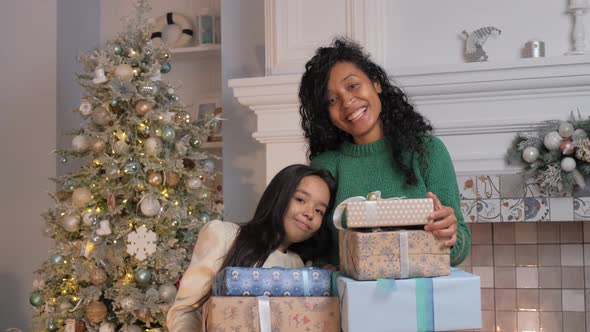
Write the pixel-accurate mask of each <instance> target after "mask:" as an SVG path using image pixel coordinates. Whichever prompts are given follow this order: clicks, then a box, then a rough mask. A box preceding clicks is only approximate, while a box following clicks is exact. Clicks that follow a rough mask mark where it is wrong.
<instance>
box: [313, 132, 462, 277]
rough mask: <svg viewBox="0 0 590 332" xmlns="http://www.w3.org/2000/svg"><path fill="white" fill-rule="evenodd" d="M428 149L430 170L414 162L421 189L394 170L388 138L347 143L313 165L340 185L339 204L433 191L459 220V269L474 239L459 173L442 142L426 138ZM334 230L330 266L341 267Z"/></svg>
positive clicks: (454, 254) (455, 258)
mask: <svg viewBox="0 0 590 332" xmlns="http://www.w3.org/2000/svg"><path fill="white" fill-rule="evenodd" d="M425 147H426V151H427V158H428V168H427V169H426V171H423V170H421V167H420V166H419V162H418V161H417V160H414V161H413V164H412V165H413V169H414V172H415V173H416V176H417V179H418V183H417V185H413V186H410V185H408V184H406V181H405V176H404V175H403V173H402V172H401V171H400V170H399V169H398V168H397V167H394V161H393V158H392V157H391V150H390V148H389V145H388V143H387V142H386V140H385V139H384V138H383V139H380V140H378V141H376V142H373V143H369V144H353V143H349V142H345V143H343V144H342V145H341V146H340V148H339V149H338V150H330V151H325V152H323V153H321V154H320V155H318V156H316V157H315V158H314V159H313V160H312V162H311V165H312V166H313V167H315V168H324V169H327V170H328V171H330V173H332V175H333V176H334V177H335V178H336V180H337V181H338V192H337V193H336V204H340V202H342V201H343V200H345V199H347V198H349V197H352V196H367V194H368V193H370V192H372V191H377V190H379V191H381V197H382V198H390V197H402V196H403V197H406V198H424V197H426V193H427V192H429V191H430V192H433V193H434V194H436V195H437V196H438V198H439V199H440V201H441V202H442V204H443V205H444V206H450V207H452V208H453V209H454V210H455V215H456V216H457V227H458V229H457V243H456V244H455V245H454V246H453V248H452V250H451V265H453V266H456V265H459V264H460V263H461V262H462V261H463V260H464V259H465V257H466V256H467V254H468V253H469V247H470V245H471V235H470V233H469V229H468V228H467V225H466V224H465V222H464V221H463V215H462V214H461V207H460V202H459V188H458V186H457V179H456V176H455V169H454V168H453V163H452V161H451V158H450V156H449V153H448V151H447V149H446V147H445V145H444V144H443V142H442V141H441V140H440V139H438V138H437V137H435V136H426V138H425ZM406 157H407V156H406ZM329 213H330V214H332V213H333V211H330V212H329ZM330 229H331V232H332V239H333V241H334V242H333V243H335V244H336V245H334V246H333V247H332V252H331V253H330V256H329V257H328V262H329V263H331V264H335V265H338V261H339V259H338V232H337V230H336V228H335V227H334V225H333V224H331V227H330Z"/></svg>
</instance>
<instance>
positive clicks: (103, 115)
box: [92, 106, 112, 126]
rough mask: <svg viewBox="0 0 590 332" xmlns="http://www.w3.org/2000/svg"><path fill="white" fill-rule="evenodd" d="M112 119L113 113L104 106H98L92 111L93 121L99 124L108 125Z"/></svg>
mask: <svg viewBox="0 0 590 332" xmlns="http://www.w3.org/2000/svg"><path fill="white" fill-rule="evenodd" d="M111 120H112V118H111V113H110V112H109V111H108V110H107V109H106V108H104V107H103V106H98V107H97V108H95V109H94V110H93V111H92V122H94V123H96V124H97V125H99V126H106V125H107V124H108V123H109V122H110V121H111Z"/></svg>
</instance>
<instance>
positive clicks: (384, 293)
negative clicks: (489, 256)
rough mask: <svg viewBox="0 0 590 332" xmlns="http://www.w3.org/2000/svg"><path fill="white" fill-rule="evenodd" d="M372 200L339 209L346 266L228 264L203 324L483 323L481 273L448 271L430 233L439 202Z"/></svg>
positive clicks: (350, 326) (403, 330) (325, 327)
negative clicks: (335, 270) (337, 269)
mask: <svg viewBox="0 0 590 332" xmlns="http://www.w3.org/2000/svg"><path fill="white" fill-rule="evenodd" d="M368 197H369V199H368V200H367V199H364V198H361V197H355V198H351V199H348V200H346V201H345V202H343V203H342V204H340V205H339V206H338V207H337V208H336V211H335V213H334V224H335V226H336V228H338V229H339V254H340V270H341V271H340V272H339V273H334V274H333V275H331V274H332V273H331V272H330V271H328V270H323V269H318V268H302V269H284V268H278V267H277V268H270V269H264V268H236V267H228V268H226V269H224V270H223V271H221V272H220V273H219V274H218V275H217V277H216V279H215V282H214V285H213V296H212V297H211V298H210V299H209V301H208V302H207V304H206V305H205V307H204V308H203V323H204V330H205V331H260V332H270V331H288V332H295V331H335V332H337V331H340V329H342V330H343V331H344V332H347V331H351V332H357V331H362V332H371V331H375V332H376V331H383V332H385V331H387V332H396V331H400V332H408V331H454V330H462V329H478V328H480V327H481V309H480V308H481V299H480V281H479V277H478V276H475V275H472V274H470V273H466V272H463V271H460V270H457V269H451V267H450V248H449V247H447V246H446V245H445V240H442V239H438V238H436V237H435V236H434V235H433V234H432V233H431V232H426V231H424V224H426V223H428V222H430V221H429V220H428V216H429V215H430V213H431V212H432V211H433V201H432V200H431V199H383V200H382V199H380V198H379V194H378V193H374V194H371V195H369V196H368ZM332 281H335V282H332ZM332 284H334V287H331V286H332ZM332 293H334V294H335V293H337V295H338V297H332V296H330V295H331V294H332Z"/></svg>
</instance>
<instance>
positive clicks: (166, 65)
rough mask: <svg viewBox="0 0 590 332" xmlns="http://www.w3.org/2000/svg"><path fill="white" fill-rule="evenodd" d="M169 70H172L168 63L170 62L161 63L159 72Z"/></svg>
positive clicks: (164, 72)
mask: <svg viewBox="0 0 590 332" xmlns="http://www.w3.org/2000/svg"><path fill="white" fill-rule="evenodd" d="M171 70H172V65H171V64H170V62H164V63H163V64H162V67H161V68H160V73H162V74H168V73H169V72H170V71H171Z"/></svg>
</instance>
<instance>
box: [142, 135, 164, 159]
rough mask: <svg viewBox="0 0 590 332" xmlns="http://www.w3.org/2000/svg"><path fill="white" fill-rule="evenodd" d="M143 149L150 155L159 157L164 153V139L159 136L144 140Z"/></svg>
mask: <svg viewBox="0 0 590 332" xmlns="http://www.w3.org/2000/svg"><path fill="white" fill-rule="evenodd" d="M143 149H144V151H145V153H146V154H147V155H148V156H152V157H157V156H159V155H160V153H162V141H161V140H160V139H159V138H157V137H150V138H148V139H146V140H145V142H143Z"/></svg>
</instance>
